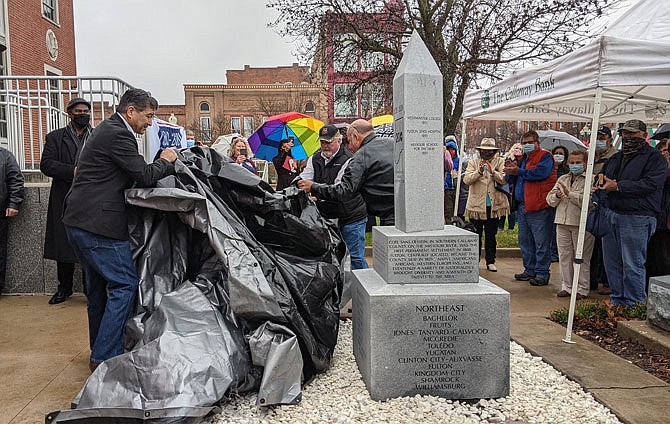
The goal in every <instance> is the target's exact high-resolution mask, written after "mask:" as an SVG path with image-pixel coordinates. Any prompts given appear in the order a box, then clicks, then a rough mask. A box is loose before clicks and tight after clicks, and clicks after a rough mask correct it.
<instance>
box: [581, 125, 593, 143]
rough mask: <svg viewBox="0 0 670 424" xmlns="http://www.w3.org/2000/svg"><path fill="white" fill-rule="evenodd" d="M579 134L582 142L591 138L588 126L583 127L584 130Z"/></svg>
mask: <svg viewBox="0 0 670 424" xmlns="http://www.w3.org/2000/svg"><path fill="white" fill-rule="evenodd" d="M579 134H580V135H581V136H582V140H588V139H589V138H590V137H591V128H589V124H586V125H584V128H582V129H581V130H580V131H579Z"/></svg>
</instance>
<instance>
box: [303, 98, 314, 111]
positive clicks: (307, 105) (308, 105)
mask: <svg viewBox="0 0 670 424" xmlns="http://www.w3.org/2000/svg"><path fill="white" fill-rule="evenodd" d="M315 110H316V107H315V106H314V102H313V101H311V100H308V101H307V103H305V113H314V112H315Z"/></svg>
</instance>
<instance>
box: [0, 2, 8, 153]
mask: <svg viewBox="0 0 670 424" xmlns="http://www.w3.org/2000/svg"><path fill="white" fill-rule="evenodd" d="M1 8H2V6H0V9H1ZM0 75H5V52H2V53H0ZM0 90H2V91H1V92H2V93H3V94H0V139H1V142H0V144H3V145H5V146H6V144H7V104H6V103H7V97H5V95H4V92H5V80H0Z"/></svg>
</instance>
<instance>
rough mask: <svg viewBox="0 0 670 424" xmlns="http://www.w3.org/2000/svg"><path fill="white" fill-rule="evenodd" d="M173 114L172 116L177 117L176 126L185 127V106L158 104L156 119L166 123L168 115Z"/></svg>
mask: <svg viewBox="0 0 670 424" xmlns="http://www.w3.org/2000/svg"><path fill="white" fill-rule="evenodd" d="M172 113H174V116H176V117H177V125H181V126H182V127H186V126H187V125H186V124H187V123H186V106H185V105H162V104H160V103H159V104H158V110H157V111H156V117H157V118H158V119H162V120H163V121H168V122H169V118H170V114H172Z"/></svg>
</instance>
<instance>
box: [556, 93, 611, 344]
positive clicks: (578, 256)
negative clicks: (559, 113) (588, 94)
mask: <svg viewBox="0 0 670 424" xmlns="http://www.w3.org/2000/svg"><path fill="white" fill-rule="evenodd" d="M602 99H603V89H602V87H598V88H597V89H596V99H595V104H594V105H593V120H592V122H591V140H590V141H589V160H588V162H587V166H586V171H585V172H586V181H585V182H584V193H583V196H582V210H581V214H580V216H579V233H578V236H577V251H576V252H575V263H574V271H573V276H572V291H571V295H570V311H569V313H568V325H567V327H566V329H565V338H564V339H563V341H564V342H565V343H574V342H573V341H572V323H573V320H574V317H575V304H576V301H577V287H578V286H579V272H580V271H581V269H582V262H583V257H584V256H583V255H584V237H585V235H586V234H585V233H586V216H587V215H588V212H589V206H590V204H591V186H592V185H593V164H594V163H595V156H596V140H597V139H598V125H599V124H600V106H601V103H602Z"/></svg>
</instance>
